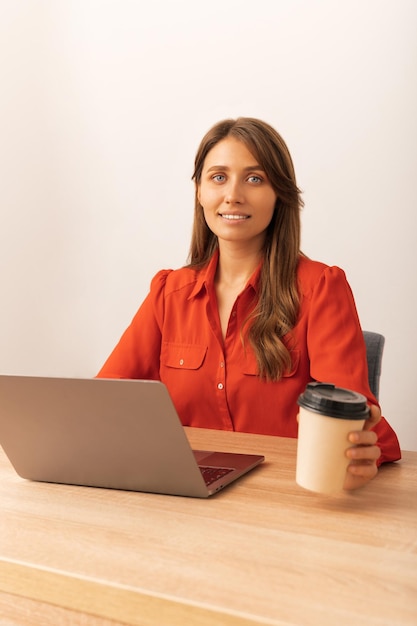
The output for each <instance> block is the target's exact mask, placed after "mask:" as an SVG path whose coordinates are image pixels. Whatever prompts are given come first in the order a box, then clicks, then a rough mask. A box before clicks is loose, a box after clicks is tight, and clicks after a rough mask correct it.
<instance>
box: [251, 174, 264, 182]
mask: <svg viewBox="0 0 417 626" xmlns="http://www.w3.org/2000/svg"><path fill="white" fill-rule="evenodd" d="M248 181H249V182H250V183H261V182H262V178H261V177H260V176H255V175H253V176H249V178H248Z"/></svg>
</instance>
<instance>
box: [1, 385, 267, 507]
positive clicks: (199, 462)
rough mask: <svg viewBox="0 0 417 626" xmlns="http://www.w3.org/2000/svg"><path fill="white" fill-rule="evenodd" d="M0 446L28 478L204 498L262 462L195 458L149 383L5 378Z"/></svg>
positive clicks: (227, 455) (225, 455)
mask: <svg viewBox="0 0 417 626" xmlns="http://www.w3.org/2000/svg"><path fill="white" fill-rule="evenodd" d="M0 445H1V446H2V447H3V449H4V452H5V453H6V455H7V456H8V458H9V460H10V462H11V464H12V465H13V467H14V469H15V471H16V472H17V474H19V476H21V477H22V478H26V479H30V480H34V481H46V482H52V483H65V484H71V485H84V486H88V487H104V488H109V489H123V490H130V491H142V492H151V493H161V494H170V495H178V496H191V497H200V498H205V497H208V496H211V495H212V494H214V493H216V492H218V491H219V490H220V489H223V488H224V487H225V486H226V485H228V484H230V483H231V482H233V481H234V480H236V479H237V478H240V477H241V476H242V475H243V474H246V473H247V472H248V471H250V470H252V469H253V468H254V467H256V466H257V465H259V464H260V463H261V462H262V461H264V456H262V455H252V454H239V453H231V452H211V451H202V450H192V449H191V447H190V444H189V442H188V439H187V436H186V434H185V431H184V429H183V427H182V424H181V422H180V420H179V417H178V415H177V412H176V410H175V408H174V405H173V403H172V400H171V398H170V395H169V393H168V390H167V388H166V386H165V385H164V384H163V383H162V382H159V381H150V380H120V379H117V380H116V379H103V378H90V379H85V378H54V377H52V378H51V377H39V376H10V375H0Z"/></svg>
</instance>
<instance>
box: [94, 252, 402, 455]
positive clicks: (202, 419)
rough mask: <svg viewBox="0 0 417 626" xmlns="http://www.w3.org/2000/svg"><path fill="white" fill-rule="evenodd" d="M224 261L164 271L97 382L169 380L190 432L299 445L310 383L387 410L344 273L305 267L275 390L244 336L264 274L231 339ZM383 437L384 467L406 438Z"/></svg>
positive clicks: (239, 303) (248, 293)
mask: <svg viewBox="0 0 417 626" xmlns="http://www.w3.org/2000/svg"><path fill="white" fill-rule="evenodd" d="M217 261H218V254H217V253H216V254H214V256H213V258H212V260H211V261H210V263H209V264H208V265H207V266H206V267H205V268H203V269H201V270H196V269H191V268H181V269H179V270H175V271H174V270H161V271H160V272H158V274H156V276H155V277H154V279H153V280H152V283H151V289H150V293H149V294H148V296H147V297H146V299H145V300H144V302H143V304H142V305H141V307H140V308H139V310H138V312H137V313H136V315H135V316H134V318H133V320H132V322H131V324H130V326H129V327H128V328H127V329H126V331H125V332H124V334H123V335H122V337H121V339H120V341H119V343H118V344H117V346H116V347H115V349H114V350H113V352H112V353H111V355H110V356H109V358H108V359H107V361H106V363H105V364H104V366H103V367H102V369H101V370H100V372H99V374H98V376H99V377H102V378H142V379H152V380H161V381H162V382H164V383H165V385H166V386H167V388H168V390H169V393H170V395H171V397H172V400H173V402H174V404H175V407H176V409H177V412H178V415H179V416H180V419H181V421H182V423H183V424H184V426H197V427H203V428H215V429H223V430H236V431H243V432H249V433H261V434H267V435H278V436H283V437H296V436H297V419H296V416H297V413H298V405H297V399H298V396H299V395H300V394H301V393H302V392H303V391H304V389H305V386H306V384H307V383H308V382H309V381H311V380H318V381H322V382H332V383H334V384H335V385H337V386H340V387H346V388H348V389H352V390H355V391H357V392H360V393H362V394H363V395H365V396H366V397H367V398H368V400H369V402H370V403H373V404H378V403H377V400H376V399H375V397H374V396H373V395H372V393H371V391H370V389H369V384H368V371H367V361H366V348H365V343H364V339H363V335H362V330H361V327H360V323H359V319H358V314H357V311H356V306H355V302H354V298H353V295H352V292H351V289H350V287H349V284H348V283H347V280H346V277H345V274H344V272H343V271H342V270H341V269H339V268H338V267H329V266H327V265H324V264H323V263H319V262H316V261H311V260H309V259H307V258H305V257H301V258H300V262H299V268H298V281H299V288H300V293H301V307H300V313H299V318H298V321H297V324H296V326H295V327H294V329H293V331H292V333H291V355H292V368H291V371H290V372H289V373H288V374H286V375H285V376H284V377H283V378H282V379H281V380H279V381H278V382H266V381H264V380H261V379H260V378H259V376H258V375H257V363H256V358H255V354H254V352H253V350H252V348H251V346H250V344H249V342H246V343H245V345H243V344H242V340H241V336H240V329H241V326H242V323H243V322H244V320H245V318H246V317H247V315H248V313H249V312H250V311H251V310H252V309H253V306H254V303H255V301H256V298H257V289H258V278H259V273H260V267H259V268H258V269H257V270H256V271H255V272H254V274H253V275H252V277H251V278H250V280H249V281H248V283H247V285H246V287H245V289H244V291H243V292H242V293H241V294H240V295H239V296H238V298H237V299H236V302H235V304H234V306H233V309H232V313H231V315H230V319H229V325H228V329H227V334H226V337H225V339H224V340H223V338H222V334H221V328H220V321H219V315H218V310H217V301H216V296H215V291H214V277H215V273H216V268H217ZM285 339H286V340H288V339H289V337H286V338H284V340H285ZM288 345H290V344H288ZM375 431H376V432H377V434H378V445H379V446H380V447H381V452H382V455H381V457H380V460H379V463H383V462H384V461H394V460H397V459H399V458H400V456H401V454H400V448H399V444H398V440H397V437H396V435H395V433H394V431H393V430H392V428H391V427H390V426H389V424H388V423H387V421H386V420H385V419H384V418H382V419H381V421H380V422H379V423H378V424H377V425H376V427H375Z"/></svg>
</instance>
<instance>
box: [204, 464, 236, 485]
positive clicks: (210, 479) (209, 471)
mask: <svg viewBox="0 0 417 626" xmlns="http://www.w3.org/2000/svg"><path fill="white" fill-rule="evenodd" d="M199 467H200V471H201V474H202V476H203V478H204V482H205V483H206V485H207V487H208V486H209V485H211V484H212V483H214V482H215V481H216V480H218V479H219V478H223V476H226V474H230V472H232V471H233V469H232V468H231V467H204V466H202V465H200V466H199Z"/></svg>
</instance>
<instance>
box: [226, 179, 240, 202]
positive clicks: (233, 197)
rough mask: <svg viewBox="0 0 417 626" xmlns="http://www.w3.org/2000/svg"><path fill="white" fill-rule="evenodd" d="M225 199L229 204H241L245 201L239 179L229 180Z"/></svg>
mask: <svg viewBox="0 0 417 626" xmlns="http://www.w3.org/2000/svg"><path fill="white" fill-rule="evenodd" d="M225 200H226V202H228V203H229V204H235V203H238V204H240V203H242V202H243V190H242V186H241V184H240V183H239V181H233V180H229V182H228V185H227V189H226V196H225Z"/></svg>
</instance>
